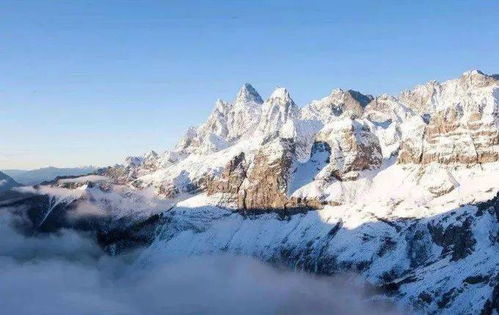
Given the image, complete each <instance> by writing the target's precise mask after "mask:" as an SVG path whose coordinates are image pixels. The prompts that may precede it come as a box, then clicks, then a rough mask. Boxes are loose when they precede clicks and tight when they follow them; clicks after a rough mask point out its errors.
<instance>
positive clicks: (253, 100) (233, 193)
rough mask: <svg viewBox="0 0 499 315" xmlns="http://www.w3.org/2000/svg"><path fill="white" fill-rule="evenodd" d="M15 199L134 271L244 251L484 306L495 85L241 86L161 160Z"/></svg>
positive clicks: (494, 271) (498, 81)
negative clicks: (385, 88) (369, 89)
mask: <svg viewBox="0 0 499 315" xmlns="http://www.w3.org/2000/svg"><path fill="white" fill-rule="evenodd" d="M16 191H17V192H18V193H19V194H20V195H19V196H16V198H15V199H13V200H12V201H10V202H9V201H8V200H7V201H3V202H2V204H3V205H4V207H12V206H16V207H19V206H25V207H26V208H27V209H28V210H27V216H28V217H29V219H30V220H31V228H32V229H35V230H37V231H39V232H43V233H51V232H54V231H57V230H59V229H61V228H73V229H82V230H91V231H93V232H95V233H96V235H97V239H98V242H99V244H100V245H101V246H102V248H104V249H105V250H106V251H107V252H109V253H110V254H112V255H119V254H121V253H125V252H127V251H129V250H130V249H132V248H137V247H142V248H144V249H143V253H142V254H141V255H140V258H139V262H138V263H140V264H142V265H143V266H148V265H154V264H159V263H161V262H163V261H167V260H168V259H171V258H173V257H185V256H195V255H203V254H217V253H229V254H236V255H248V256H253V257H256V258H258V259H261V260H263V261H266V262H271V263H274V264H280V265H284V266H287V267H289V268H291V269H298V270H305V271H307V272H312V273H316V274H326V275H333V274H339V273H348V272H354V273H357V274H359V275H360V276H361V277H362V278H363V279H364V280H365V281H367V282H368V283H369V284H370V285H372V286H373V287H375V288H377V290H379V291H378V293H377V294H379V295H380V296H383V297H385V298H388V299H390V300H392V301H394V302H395V303H396V304H397V305H399V306H400V307H401V308H403V309H406V310H409V311H416V312H424V313H446V314H470V313H481V314H493V313H494V311H495V312H497V311H498V309H499V304H498V301H499V201H498V198H499V194H498V192H499V76H497V75H487V74H484V73H482V72H481V71H478V70H473V71H468V72H465V73H464V74H462V75H461V76H460V77H458V78H456V79H452V80H449V81H446V82H442V83H439V82H436V81H430V82H428V83H426V84H422V85H419V86H416V87H415V88H413V89H411V90H408V91H404V92H402V93H401V94H400V95H398V96H390V95H380V96H376V97H374V96H371V95H364V94H362V93H360V92H357V91H354V90H342V89H334V90H332V92H331V93H330V94H329V95H327V96H325V97H323V98H321V99H319V100H316V101H312V102H311V103H310V104H308V105H306V106H304V107H299V106H298V105H297V104H295V102H294V101H293V99H292V97H291V94H290V92H289V91H288V90H286V89H285V88H277V89H276V90H275V91H274V92H273V93H272V94H271V95H270V96H269V97H268V98H267V99H266V100H264V99H263V98H262V97H261V96H260V95H259V94H258V92H257V91H256V90H255V89H254V88H253V87H252V86H251V85H250V84H244V85H243V86H242V87H241V89H240V90H239V92H238V93H237V95H236V97H235V99H234V100H233V101H223V100H217V101H216V103H215V108H214V110H213V112H212V113H211V115H210V116H209V117H208V119H207V120H206V122H205V123H203V124H202V125H201V126H199V127H195V128H190V129H189V130H188V131H187V132H186V134H185V136H184V137H183V138H182V139H180V141H179V142H178V144H177V146H176V147H175V148H174V149H173V150H170V151H166V152H163V153H156V152H154V151H151V152H149V153H147V154H144V155H143V156H131V157H128V158H127V159H126V160H125V161H124V163H123V164H121V165H117V166H112V167H107V168H102V169H99V170H97V171H96V172H95V173H94V174H93V175H89V176H83V177H78V176H70V177H66V178H58V179H56V180H53V181H52V182H50V183H44V184H43V185H40V186H37V187H32V188H26V187H25V188H22V189H17V190H16ZM89 209H90V210H89ZM75 214H77V216H75Z"/></svg>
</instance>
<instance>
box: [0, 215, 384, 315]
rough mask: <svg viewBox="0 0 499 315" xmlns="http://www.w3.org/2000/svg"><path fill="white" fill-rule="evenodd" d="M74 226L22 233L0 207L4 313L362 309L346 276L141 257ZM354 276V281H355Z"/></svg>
mask: <svg viewBox="0 0 499 315" xmlns="http://www.w3.org/2000/svg"><path fill="white" fill-rule="evenodd" d="M139 254H140V251H139V252H134V253H131V254H128V255H122V256H115V257H111V256H109V255H107V254H105V253H104V252H103V251H102V250H101V249H100V248H99V247H98V246H97V245H96V243H95V242H94V241H93V238H92V237H91V235H87V234H81V233H78V232H75V231H73V230H63V231H61V232H60V233H57V234H50V235H38V236H34V237H26V236H23V235H21V234H19V233H18V232H17V231H16V230H15V229H14V228H13V227H12V216H10V215H7V214H6V213H3V214H0V297H1V299H0V309H1V310H2V312H3V313H5V314H99V313H106V314H195V313H203V314H225V313H235V314H255V313H259V314H303V313H307V314H347V313H348V314H365V313H370V314H373V313H383V314H386V313H387V311H390V312H393V309H392V308H386V307H385V306H382V305H379V304H374V303H373V302H372V301H371V302H370V301H368V299H367V298H366V296H365V292H364V290H363V289H362V288H361V286H359V285H356V284H352V283H351V282H352V277H334V278H332V277H317V276H313V275H310V274H307V273H303V272H295V271H290V270H288V269H284V268H276V267H274V266H270V265H268V264H265V263H262V262H259V261H257V260H255V259H253V258H248V257H240V256H229V255H221V256H201V257H190V258H183V259H178V260H172V261H168V262H160V263H158V262H155V263H154V264H151V266H148V265H143V264H142V265H139V264H137V263H136V258H137V257H138V255H139ZM353 282H355V281H353Z"/></svg>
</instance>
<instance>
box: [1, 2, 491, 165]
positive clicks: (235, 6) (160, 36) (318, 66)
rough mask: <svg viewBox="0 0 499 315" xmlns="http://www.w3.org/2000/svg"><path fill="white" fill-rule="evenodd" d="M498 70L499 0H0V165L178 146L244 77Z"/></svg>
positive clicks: (383, 88) (422, 78)
mask: <svg viewBox="0 0 499 315" xmlns="http://www.w3.org/2000/svg"><path fill="white" fill-rule="evenodd" d="M475 68H478V69H481V70H482V71H484V72H486V73H496V72H499V1H497V0H482V1H470V0H469V1H468V0H466V1H464V0H462V1H461V0H439V1H433V0H431V1H430V0H419V1H405V0H397V1H371V0H364V1H352V0H350V1H331V0H329V1H327V0H325V1H314V0H312V1H311V0H307V1H271V0H269V1H263V0H262V1H258V0H246V1H238V0H234V1H222V0H216V1H215V0H212V1H206V0H199V1H189V0H183V1H167V0H164V1H160V0H141V1H138V0H137V1H131V0H128V1H126V0H75V1H53V0H31V1H30V0H25V1H18V0H2V1H0V169H7V168H36V167H42V166H48V165H53V166H78V165H88V164H93V165H99V166H100V165H107V164H114V163H117V162H120V161H122V159H123V158H124V157H125V156H126V155H132V154H141V153H144V152H146V151H149V150H151V149H154V150H157V151H164V150H166V149H169V148H172V147H173V145H174V144H175V143H176V141H177V140H178V138H179V137H180V136H181V135H182V134H183V132H184V131H185V130H186V129H187V127H188V126H191V125H198V124H200V123H201V122H203V120H205V119H206V117H207V116H208V115H209V113H210V112H211V110H212V108H213V104H214V101H215V100H216V99H217V98H222V99H227V100H231V99H233V98H234V96H235V94H236V92H237V90H238V89H239V87H240V86H241V85H242V84H243V83H244V82H250V83H252V84H253V86H254V87H255V88H256V89H257V90H258V91H259V92H260V94H261V95H262V97H263V98H266V97H267V96H268V95H269V93H270V92H271V91H272V90H273V89H274V88H275V87H276V86H284V87H287V88H288V89H289V90H290V92H291V95H292V97H293V98H294V99H295V101H296V102H297V103H298V104H299V105H305V104H306V103H308V102H309V101H310V100H312V99H317V98H320V97H323V96H326V95H327V94H328V93H329V92H330V90H331V89H333V88H336V87H341V88H353V89H356V90H359V91H361V92H363V93H369V94H374V95H377V94H381V93H384V92H387V93H395V94H397V93H399V92H400V91H401V90H403V89H407V88H410V87H412V86H414V85H415V84H418V83H423V82H426V81H429V80H431V79H436V80H445V79H449V78H453V77H457V76H458V75H460V74H461V73H462V72H464V71H466V70H469V69H475Z"/></svg>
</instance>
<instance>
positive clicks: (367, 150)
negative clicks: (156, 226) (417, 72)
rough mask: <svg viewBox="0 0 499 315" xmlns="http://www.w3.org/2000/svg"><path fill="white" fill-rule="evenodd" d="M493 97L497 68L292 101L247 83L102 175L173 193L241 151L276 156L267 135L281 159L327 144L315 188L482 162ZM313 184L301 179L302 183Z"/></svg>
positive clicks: (491, 152)
mask: <svg viewBox="0 0 499 315" xmlns="http://www.w3.org/2000/svg"><path fill="white" fill-rule="evenodd" d="M498 104H499V80H498V79H497V76H489V75H485V74H483V73H482V72H480V71H476V70H474V71H469V72H466V73H464V74H463V75H462V76H461V77H459V78H457V79H453V80H449V81H446V82H443V83H438V82H436V81H430V82H429V83H427V84H424V85H420V86H417V87H415V88H414V89H413V90H410V91H405V92H403V93H402V94H401V95H400V96H399V97H395V96H389V95H381V96H378V97H372V96H369V95H363V94H361V93H360V92H356V91H353V90H347V91H344V90H341V89H335V90H333V91H332V93H331V94H330V95H329V96H326V97H325V98H322V99H320V100H318V101H313V102H311V103H310V104H308V105H306V106H304V107H302V108H300V107H298V105H296V103H295V102H294V101H293V99H292V97H291V95H290V93H289V91H288V90H286V89H285V88H277V89H276V90H275V91H273V92H272V94H271V95H270V97H269V98H268V99H267V100H266V101H263V100H262V98H261V97H260V95H259V94H258V92H257V91H256V90H255V89H254V88H253V87H252V86H251V85H250V84H244V85H243V86H242V87H241V89H240V91H239V92H238V93H237V95H236V97H235V100H234V101H233V102H226V101H222V100H218V101H217V102H216V104H215V109H214V111H213V113H212V114H211V115H210V117H209V118H208V120H207V121H206V122H205V123H204V124H202V125H201V126H200V127H198V128H191V129H190V130H189V131H188V132H187V134H186V135H185V137H184V138H183V139H181V140H180V142H179V144H178V146H177V147H176V149H175V150H173V151H168V152H165V153H162V154H157V153H155V152H153V153H149V154H147V155H144V156H143V157H131V158H128V159H127V163H126V165H124V166H123V167H121V168H120V169H119V170H116V169H114V170H112V172H111V173H115V174H114V177H115V178H120V181H121V183H129V184H132V185H134V186H136V187H142V188H145V187H151V188H153V189H154V190H155V191H156V192H157V193H158V194H159V195H162V196H164V197H167V198H174V197H175V196H179V195H182V194H184V193H188V194H189V193H197V192H199V191H203V190H205V189H207V187H208V186H209V183H210V182H211V181H213V180H215V181H217V180H223V179H221V178H220V176H221V174H222V173H223V170H224V169H225V167H226V165H227V164H228V163H229V162H230V161H231V160H232V159H234V158H235V157H236V156H238V155H240V154H241V153H244V155H245V161H246V164H247V166H248V169H247V171H251V169H252V168H251V167H252V166H251V165H252V164H254V163H253V162H254V161H253V160H254V159H255V158H256V157H258V156H261V155H262V154H263V155H267V156H266V158H267V159H268V161H272V160H273V159H274V158H275V157H279V156H280V154H279V153H277V152H279V150H280V149H277V151H276V149H265V147H266V146H275V145H276V143H279V142H275V141H273V140H274V139H287V140H288V141H291V142H292V145H291V146H290V147H289V148H288V149H289V150H292V151H293V152H292V154H291V156H292V157H291V159H292V160H296V161H297V162H299V163H306V162H307V160H308V159H309V158H310V154H311V149H312V146H313V144H314V143H315V142H324V141H325V142H326V143H328V145H329V147H330V150H331V152H330V156H329V158H328V163H327V165H325V166H324V167H323V170H319V171H321V174H323V176H322V177H321V178H322V179H321V181H320V186H321V188H320V190H321V191H323V192H324V191H327V190H328V189H332V187H334V186H335V185H337V182H338V181H343V182H344V181H345V180H347V181H351V180H354V181H355V180H357V179H358V180H363V179H362V176H363V175H362V172H361V171H363V170H372V171H373V172H375V173H376V172H378V171H380V168H381V167H382V165H387V163H389V161H391V163H392V164H394V165H396V164H404V165H406V164H418V165H420V164H431V163H434V162H436V163H438V164H440V165H444V164H445V165H448V167H450V168H453V167H462V166H465V165H470V164H480V163H490V162H495V161H497V160H498V159H499V134H498V126H499V118H498V117H499V110H498ZM277 145H278V146H279V144H277ZM259 152H261V153H259ZM272 152H276V155H275V156H272V155H273V153H272ZM263 165H264V164H263ZM290 165H298V164H296V163H295V162H293V163H291V164H290ZM293 167H294V166H293ZM293 167H290V169H288V170H286V171H285V172H284V173H286V174H288V175H286V176H287V178H286V179H285V181H286V182H287V181H289V182H291V181H293V179H292V177H293V174H294V172H295V170H294V169H293ZM442 167H444V166H442ZM445 167H447V166H445ZM319 171H318V173H319ZM359 172H360V173H359ZM116 173H117V174H118V175H117V174H116ZM326 173H327V174H328V176H325V175H324V174H326ZM423 173H424V172H423ZM317 185H319V182H316V183H315V180H314V179H313V178H311V182H310V183H307V185H305V186H314V187H316V186H317ZM342 185H344V184H342ZM246 186H251V185H250V184H246ZM328 187H330V188H328ZM295 188H296V187H295ZM283 189H284V187H283ZM286 189H287V188H286ZM315 189H318V188H317V187H316V188H315ZM295 190H297V189H295ZM342 191H343V193H346V194H347V195H348V194H350V193H348V192H345V189H344V188H343V189H342ZM316 195H317V194H314V196H316ZM305 197H306V194H305V195H304V194H303V193H301V194H300V198H305ZM309 197H310V196H309ZM183 198H184V197H183ZM314 198H315V197H314ZM324 198H325V200H326V199H328V198H327V197H324ZM324 198H323V199H324ZM336 199H337V197H336ZM348 199H351V198H348ZM321 200H322V199H321Z"/></svg>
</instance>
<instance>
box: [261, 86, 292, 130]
mask: <svg viewBox="0 0 499 315" xmlns="http://www.w3.org/2000/svg"><path fill="white" fill-rule="evenodd" d="M298 115H299V108H298V106H297V105H296V104H295V102H294V101H293V99H292V98H291V96H290V95H289V92H288V90H286V89H285V88H277V89H275V90H274V92H272V94H271V95H270V97H269V98H268V99H267V101H265V103H264V104H263V106H262V116H261V118H260V122H259V124H258V128H257V132H258V134H259V136H260V137H263V139H264V140H268V139H270V138H274V137H276V136H278V135H279V132H280V130H281V128H282V126H284V124H286V122H288V121H289V120H292V119H295V118H298Z"/></svg>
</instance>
